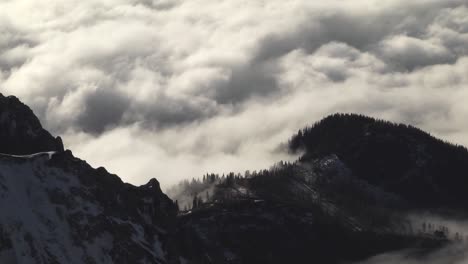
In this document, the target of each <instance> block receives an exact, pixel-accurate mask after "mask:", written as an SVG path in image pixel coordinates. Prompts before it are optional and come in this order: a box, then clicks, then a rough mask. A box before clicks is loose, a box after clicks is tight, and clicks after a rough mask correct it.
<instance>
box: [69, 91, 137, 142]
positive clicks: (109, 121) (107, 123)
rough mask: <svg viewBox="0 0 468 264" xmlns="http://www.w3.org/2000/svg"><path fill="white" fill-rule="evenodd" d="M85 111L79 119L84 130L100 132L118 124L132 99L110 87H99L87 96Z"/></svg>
mask: <svg viewBox="0 0 468 264" xmlns="http://www.w3.org/2000/svg"><path fill="white" fill-rule="evenodd" d="M83 103H84V109H85V110H84V112H83V113H82V114H81V115H80V117H79V118H78V120H77V123H78V125H79V127H81V128H82V129H83V131H84V132H89V133H93V134H100V133H102V132H104V131H105V130H106V129H110V128H113V127H115V126H118V125H119V124H120V123H121V120H122V117H123V115H124V113H125V112H126V111H127V109H128V107H129V106H130V99H129V98H127V97H126V96H124V95H122V94H119V93H118V92H114V91H113V90H110V89H98V90H96V91H95V92H93V93H90V94H88V95H87V96H86V99H85V100H84V102H83Z"/></svg>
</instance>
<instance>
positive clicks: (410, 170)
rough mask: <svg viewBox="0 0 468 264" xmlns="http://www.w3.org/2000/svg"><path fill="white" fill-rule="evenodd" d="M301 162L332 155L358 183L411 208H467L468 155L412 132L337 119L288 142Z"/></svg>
mask: <svg viewBox="0 0 468 264" xmlns="http://www.w3.org/2000/svg"><path fill="white" fill-rule="evenodd" d="M290 149H291V150H292V151H293V152H302V153H303V155H302V156H301V158H300V160H301V161H303V162H305V161H310V160H313V159H316V158H320V157H324V156H326V155H331V154H334V155H336V156H337V157H338V158H339V159H340V160H341V161H343V162H344V163H345V164H346V165H347V166H348V167H349V168H350V170H351V171H352V173H353V175H354V177H358V178H360V179H362V180H364V181H366V182H368V183H369V184H371V185H374V186H378V187H381V188H382V189H384V190H386V191H388V192H392V193H395V194H398V195H400V196H402V197H403V198H405V199H406V200H407V201H408V202H410V203H411V204H413V205H414V206H416V207H421V206H423V207H432V208H433V207H458V208H466V207H467V206H468V192H467V191H466V187H465V186H468V151H467V149H466V148H464V147H462V146H457V145H453V144H450V143H447V142H444V141H442V140H439V139H436V138H435V137H433V136H431V135H429V134H428V133H426V132H423V131H422V130H420V129H417V128H415V127H412V126H408V125H403V124H393V123H390V122H387V121H382V120H376V119H374V118H370V117H365V116H361V115H353V114H336V115H332V116H329V117H326V118H325V119H323V120H321V121H319V122H317V123H316V124H314V125H312V126H310V127H307V128H305V129H302V130H300V131H299V132H298V133H297V134H296V135H295V136H293V137H292V139H291V141H290Z"/></svg>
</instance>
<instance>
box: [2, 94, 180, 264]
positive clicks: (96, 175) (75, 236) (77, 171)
mask: <svg viewBox="0 0 468 264" xmlns="http://www.w3.org/2000/svg"><path fill="white" fill-rule="evenodd" d="M0 133H1V137H0V151H1V152H3V153H2V154H0V211H1V214H0V263H39V264H42V263H43V264H49V263H80V264H81V263H167V262H168V259H169V258H170V256H171V255H170V253H171V252H172V249H171V247H170V237H168V234H169V233H171V230H173V229H174V228H175V218H176V214H177V209H176V206H175V205H174V203H173V202H172V200H170V199H169V198H168V197H167V196H166V195H165V194H163V193H162V191H161V189H160V187H159V183H158V181H157V180H156V179H152V180H150V181H149V182H148V183H147V184H146V185H143V186H140V187H137V186H133V185H130V184H126V183H124V182H122V180H121V179H120V178H119V177H117V176H116V175H113V174H110V173H109V172H107V171H106V170H105V169H104V168H97V169H95V168H92V167H91V166H90V165H88V164H87V163H86V162H85V161H83V160H80V159H78V158H76V157H74V156H73V154H72V153H71V151H69V150H66V151H64V150H63V146H62V143H61V140H60V139H59V138H57V139H56V138H54V137H52V136H51V135H50V134H49V133H48V132H47V131H45V130H44V129H43V128H42V126H41V125H40V123H39V120H38V119H37V118H36V117H35V116H34V114H33V113H32V111H31V110H30V109H29V108H28V107H27V106H25V105H24V104H22V103H21V102H20V101H19V100H18V99H16V98H14V97H3V96H0Z"/></svg>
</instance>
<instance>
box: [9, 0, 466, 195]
mask: <svg viewBox="0 0 468 264" xmlns="http://www.w3.org/2000/svg"><path fill="white" fill-rule="evenodd" d="M467 17H468V7H467V5H466V1H464V0H448V1H435V0H418V1H412V2H411V3H408V1H401V0H392V1H386V2H385V3H382V1H374V0H355V1H346V2H343V1H338V0H334V1H327V2H326V3H318V2H311V1H304V0H292V1H288V2H284V1H280V0H272V1H267V2H264V1H227V0H222V1H214V0H191V1H186V0H180V1H165V0H113V1H108V0H105V1H102V0H100V1H98V0H84V1H79V2H77V3H71V2H69V1H65V0H53V1H50V0H47V1H46V0H38V1H26V0H18V1H3V2H1V3H0V18H1V19H0V92H2V93H4V94H13V95H16V96H18V97H20V99H22V100H23V101H25V102H26V103H27V104H29V105H30V106H31V107H32V108H33V110H34V111H35V112H36V114H37V115H38V116H39V117H40V119H41V121H42V122H43V123H44V125H45V126H46V127H47V128H48V129H49V130H51V131H52V132H53V133H54V134H61V135H64V140H65V144H66V145H67V146H68V147H69V148H71V149H73V150H74V151H75V153H77V155H79V156H81V157H82V158H84V159H86V160H89V161H90V162H91V163H92V164H93V165H96V166H101V165H104V166H106V167H108V169H109V170H111V171H114V172H116V173H118V174H119V175H121V176H122V177H123V178H124V180H126V181H130V182H132V183H135V184H142V183H144V182H146V181H147V180H148V179H149V178H150V177H157V178H158V179H159V180H160V181H161V182H162V183H163V186H168V185H169V184H171V183H174V182H175V181H176V180H179V179H182V178H186V177H197V176H200V175H201V174H202V173H204V172H207V171H218V172H223V171H230V170H236V171H237V170H240V171H242V170H245V169H260V168H264V167H268V165H269V164H272V163H273V162H276V161H278V160H280V159H294V157H289V156H287V154H285V153H281V152H280V151H278V146H279V145H280V144H281V143H283V142H285V141H286V140H287V139H288V138H289V136H290V135H291V134H292V133H293V132H294V131H296V130H297V129H298V128H300V127H302V126H304V125H307V124H310V123H312V122H315V121H317V120H319V119H320V118H322V117H323V116H325V115H327V114H330V113H334V112H338V111H344V112H358V113H364V114H369V115H373V116H376V117H381V118H387V119H390V120H393V121H398V122H407V123H411V124H413V125H417V126H420V127H421V128H423V129H426V130H428V131H429V132H431V133H434V134H436V135H438V136H440V137H443V138H444V139H447V140H451V141H454V142H458V143H462V144H465V145H468V140H466V138H468V137H467V134H468V132H467V131H468V126H467V125H466V122H465V121H464V120H466V118H467V117H468V108H467V107H466V106H465V105H466V103H465V102H466V100H467V99H468V98H467V97H468V90H467V89H466V87H467V84H468V80H467V77H466V72H468V57H467V54H468V48H467V47H468V20H467V19H466V18H467Z"/></svg>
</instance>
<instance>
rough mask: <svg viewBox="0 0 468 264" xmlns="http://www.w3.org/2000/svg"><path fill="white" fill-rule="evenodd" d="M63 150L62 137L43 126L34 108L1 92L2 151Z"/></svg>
mask: <svg viewBox="0 0 468 264" xmlns="http://www.w3.org/2000/svg"><path fill="white" fill-rule="evenodd" d="M44 151H63V143H62V139H61V138H60V137H57V138H54V137H53V136H52V135H51V134H50V133H49V132H47V131H46V130H45V129H43V128H42V126H41V123H40V122H39V119H37V117H36V116H35V115H34V113H33V112H32V110H31V109H30V108H29V107H28V106H26V105H25V104H23V103H22V102H20V101H19V100H18V98H16V97H14V96H8V97H5V96H3V95H2V94H0V153H5V154H16V155H27V154H33V153H38V152H44Z"/></svg>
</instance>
